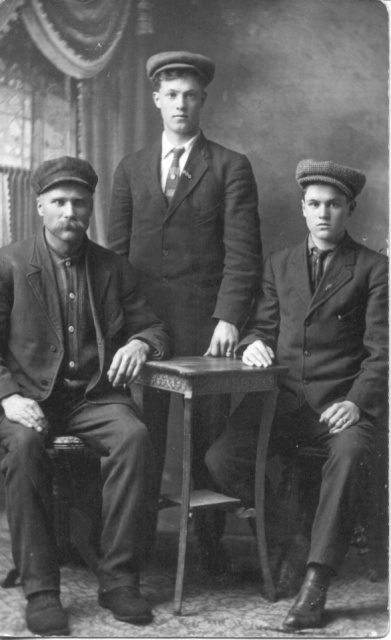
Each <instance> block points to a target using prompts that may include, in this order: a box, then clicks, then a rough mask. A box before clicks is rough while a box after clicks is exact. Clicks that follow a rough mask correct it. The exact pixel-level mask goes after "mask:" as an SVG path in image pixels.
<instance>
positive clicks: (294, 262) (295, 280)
mask: <svg viewBox="0 0 391 640" xmlns="http://www.w3.org/2000/svg"><path fill="white" fill-rule="evenodd" d="M289 277H290V280H291V283H292V286H293V288H294V289H295V290H296V291H297V293H298V294H299V296H300V298H301V299H302V300H303V302H304V303H305V305H306V306H308V305H309V304H310V302H311V298H312V293H311V285H310V277H309V273H308V264H307V239H306V240H305V241H304V242H302V243H301V244H299V245H297V247H294V248H293V249H292V254H291V260H290V272H289Z"/></svg>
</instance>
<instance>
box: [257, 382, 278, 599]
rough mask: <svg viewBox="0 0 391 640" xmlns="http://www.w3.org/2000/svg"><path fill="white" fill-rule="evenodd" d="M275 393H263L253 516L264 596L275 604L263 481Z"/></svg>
mask: <svg viewBox="0 0 391 640" xmlns="http://www.w3.org/2000/svg"><path fill="white" fill-rule="evenodd" d="M276 400H277V391H269V392H265V393H264V402H263V409H262V415H261V424H260V429H259V436H258V446H257V458H256V468H255V514H256V530H257V545H258V555H259V561H260V564H261V570H262V575H263V584H264V588H265V595H266V597H267V599H268V600H270V602H275V599H276V591H275V587H274V584H273V579H272V575H271V572H270V566H269V557H268V552H267V544H266V530H265V480H266V461H267V448H268V444H269V436H270V430H271V426H272V422H273V416H274V410H275V407H276Z"/></svg>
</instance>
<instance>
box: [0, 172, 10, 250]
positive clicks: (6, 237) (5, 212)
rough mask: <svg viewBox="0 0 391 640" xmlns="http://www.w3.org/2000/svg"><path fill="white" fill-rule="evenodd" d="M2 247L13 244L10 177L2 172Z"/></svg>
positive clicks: (0, 236)
mask: <svg viewBox="0 0 391 640" xmlns="http://www.w3.org/2000/svg"><path fill="white" fill-rule="evenodd" d="M0 211H1V212H2V215H1V216H0V247H4V245H6V244H9V243H10V242H11V202H10V190H9V184H8V176H7V174H6V173H2V172H0Z"/></svg>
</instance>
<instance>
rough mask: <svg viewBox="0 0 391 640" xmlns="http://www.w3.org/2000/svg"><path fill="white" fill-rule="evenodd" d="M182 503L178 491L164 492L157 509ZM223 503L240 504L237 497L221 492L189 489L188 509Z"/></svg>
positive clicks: (215, 505) (177, 505)
mask: <svg viewBox="0 0 391 640" xmlns="http://www.w3.org/2000/svg"><path fill="white" fill-rule="evenodd" d="M181 504H182V494H181V492H180V491H178V492H174V493H164V494H162V495H161V496H160V499H159V509H166V508H168V507H180V506H181ZM224 505H236V506H239V505H240V500H239V499H238V498H231V497H230V496H225V495H224V494H223V493H216V492H215V491H209V490H208V489H199V490H197V491H191V493H190V505H189V509H190V510H192V509H205V508H207V507H218V506H224Z"/></svg>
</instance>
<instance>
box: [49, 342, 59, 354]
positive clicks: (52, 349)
mask: <svg viewBox="0 0 391 640" xmlns="http://www.w3.org/2000/svg"><path fill="white" fill-rule="evenodd" d="M49 348H50V351H53V353H54V352H55V351H57V349H56V347H55V346H54V344H51V345H50V347H49Z"/></svg>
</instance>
